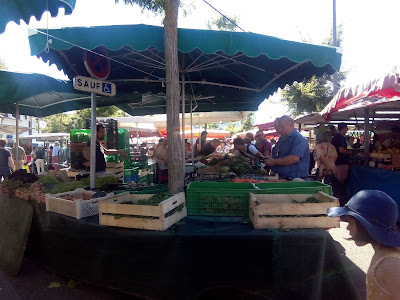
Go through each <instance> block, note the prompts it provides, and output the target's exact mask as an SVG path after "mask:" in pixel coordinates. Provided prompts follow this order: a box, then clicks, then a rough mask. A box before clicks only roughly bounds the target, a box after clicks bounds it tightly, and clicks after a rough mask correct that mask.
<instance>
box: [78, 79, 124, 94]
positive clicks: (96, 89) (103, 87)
mask: <svg viewBox="0 0 400 300" xmlns="http://www.w3.org/2000/svg"><path fill="white" fill-rule="evenodd" d="M73 82H74V88H75V89H76V90H79V91H84V92H89V93H94V94H98V95H104V96H115V95H116V93H117V88H116V86H115V84H114V83H112V82H107V81H102V80H97V79H93V78H90V77H84V76H76V77H74V80H73Z"/></svg>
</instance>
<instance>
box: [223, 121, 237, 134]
mask: <svg viewBox="0 0 400 300" xmlns="http://www.w3.org/2000/svg"><path fill="white" fill-rule="evenodd" d="M225 130H228V131H229V132H230V133H231V134H236V133H238V132H239V131H240V130H239V127H238V126H236V123H235V122H232V123H229V124H228V125H226V126H225Z"/></svg>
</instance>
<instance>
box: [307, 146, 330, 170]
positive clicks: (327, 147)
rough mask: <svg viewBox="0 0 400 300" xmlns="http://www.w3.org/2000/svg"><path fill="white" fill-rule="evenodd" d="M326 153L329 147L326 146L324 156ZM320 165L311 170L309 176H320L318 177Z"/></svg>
mask: <svg viewBox="0 0 400 300" xmlns="http://www.w3.org/2000/svg"><path fill="white" fill-rule="evenodd" d="M328 152H329V145H328V147H326V154H325V156H327V155H328ZM321 165H322V163H321ZM321 165H320V166H319V167H318V168H312V170H311V175H313V176H316V177H320V176H319V169H320V167H321ZM322 177H323V176H322Z"/></svg>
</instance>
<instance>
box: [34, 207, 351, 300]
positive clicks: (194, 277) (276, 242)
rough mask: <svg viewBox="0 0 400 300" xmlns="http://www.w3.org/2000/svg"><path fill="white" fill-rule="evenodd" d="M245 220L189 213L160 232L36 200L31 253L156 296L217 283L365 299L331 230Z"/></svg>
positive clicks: (57, 266) (274, 295)
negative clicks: (53, 208) (101, 221)
mask: <svg viewBox="0 0 400 300" xmlns="http://www.w3.org/2000/svg"><path fill="white" fill-rule="evenodd" d="M240 221H241V220H240V219H232V218H215V217H211V218H210V217H187V218H185V219H183V221H181V222H180V223H178V224H177V225H175V226H174V227H172V228H170V229H169V230H167V231H165V232H158V231H146V230H134V229H124V228H114V227H106V226H101V225H98V217H97V216H93V217H89V218H85V219H81V220H76V219H73V218H69V217H65V216H62V215H58V214H55V213H46V211H45V207H44V205H36V209H35V213H34V218H33V222H32V228H31V234H30V237H29V241H28V246H27V256H28V257H29V258H30V259H32V260H34V261H37V262H39V263H41V264H43V265H45V266H47V267H49V268H50V269H53V270H54V271H56V272H58V273H60V274H63V275H65V276H68V277H70V278H74V279H76V280H80V281H84V282H89V283H92V284H95V285H100V286H103V287H104V286H105V287H111V288H115V289H119V290H122V291H126V292H128V293H132V294H136V295H143V296H145V297H148V298H150V299H196V297H198V296H200V298H201V295H202V293H203V292H205V291H208V290H211V289H213V288H217V287H232V288H233V289H235V290H236V291H245V293H247V294H249V295H250V294H252V295H253V297H256V296H255V295H258V296H263V299H324V300H325V299H359V296H358V293H357V291H356V290H355V288H354V286H353V284H352V281H351V280H350V279H349V277H348V274H347V273H346V271H345V268H344V266H343V264H342V261H341V259H340V256H339V254H338V252H337V250H336V248H335V245H334V241H333V240H332V238H331V236H330V235H329V233H327V232H326V231H325V230H318V229H311V230H298V231H296V230H291V231H278V230H273V231H271V230H255V229H253V228H252V226H251V224H248V223H244V222H240ZM249 297H250V296H249ZM202 299H203V298H202ZM206 299H209V298H206ZM219 299H221V297H219ZM222 299H223V298H222ZM230 299H232V297H230ZM246 299H258V298H246Z"/></svg>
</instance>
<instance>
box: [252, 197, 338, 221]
mask: <svg viewBox="0 0 400 300" xmlns="http://www.w3.org/2000/svg"><path fill="white" fill-rule="evenodd" d="M337 206H339V200H338V199H337V198H335V197H333V196H331V195H328V194H326V193H323V192H317V193H315V194H253V193H251V194H250V208H249V217H250V220H251V222H252V223H253V226H254V228H256V229H265V228H279V229H295V228H336V227H339V222H340V220H339V217H337V218H331V217H328V216H327V209H328V208H329V207H337Z"/></svg>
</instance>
